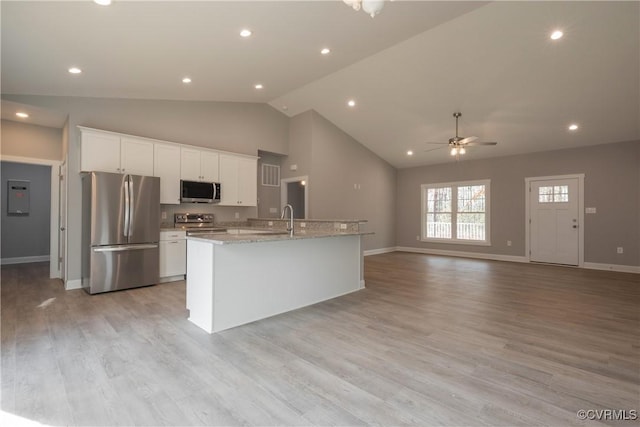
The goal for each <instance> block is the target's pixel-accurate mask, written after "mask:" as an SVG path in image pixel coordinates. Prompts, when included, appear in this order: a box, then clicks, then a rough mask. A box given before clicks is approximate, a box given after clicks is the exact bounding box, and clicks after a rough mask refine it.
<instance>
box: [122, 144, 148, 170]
mask: <svg viewBox="0 0 640 427" xmlns="http://www.w3.org/2000/svg"><path fill="white" fill-rule="evenodd" d="M120 171H121V173H128V174H132V175H144V176H153V142H151V141H147V140H144V139H137V138H131V137H121V138H120Z"/></svg>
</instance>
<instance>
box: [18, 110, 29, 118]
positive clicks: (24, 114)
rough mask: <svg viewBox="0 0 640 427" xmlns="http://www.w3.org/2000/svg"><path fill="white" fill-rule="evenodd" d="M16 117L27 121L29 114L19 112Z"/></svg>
mask: <svg viewBox="0 0 640 427" xmlns="http://www.w3.org/2000/svg"><path fill="white" fill-rule="evenodd" d="M16 116H18V117H20V118H22V119H26V118H27V117H29V115H28V114H27V113H23V112H22V111H18V112H17V113H16Z"/></svg>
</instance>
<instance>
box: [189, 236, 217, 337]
mask: <svg viewBox="0 0 640 427" xmlns="http://www.w3.org/2000/svg"><path fill="white" fill-rule="evenodd" d="M213 249H214V248H213V245H211V244H210V243H203V242H200V241H197V240H188V241H187V253H188V260H187V298H186V302H187V310H189V320H190V321H191V322H192V323H194V324H196V325H197V326H199V327H200V328H202V329H204V330H205V331H207V332H209V333H212V332H213V298H214V282H213V279H214V277H213V266H214V261H215V260H214V256H215V254H214V250H213Z"/></svg>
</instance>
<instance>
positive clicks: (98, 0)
mask: <svg viewBox="0 0 640 427" xmlns="http://www.w3.org/2000/svg"><path fill="white" fill-rule="evenodd" d="M93 2H94V3H95V4H99V5H100V6H109V5H110V4H111V0H93Z"/></svg>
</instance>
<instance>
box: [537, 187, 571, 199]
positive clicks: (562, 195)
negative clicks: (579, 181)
mask: <svg viewBox="0 0 640 427" xmlns="http://www.w3.org/2000/svg"><path fill="white" fill-rule="evenodd" d="M568 201H569V186H568V185H549V186H546V187H539V188H538V202H539V203H566V202H568Z"/></svg>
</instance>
